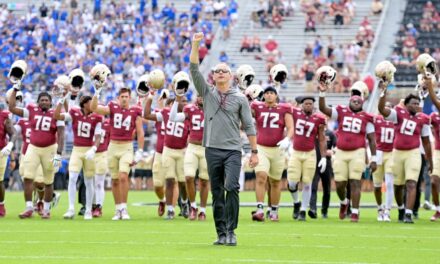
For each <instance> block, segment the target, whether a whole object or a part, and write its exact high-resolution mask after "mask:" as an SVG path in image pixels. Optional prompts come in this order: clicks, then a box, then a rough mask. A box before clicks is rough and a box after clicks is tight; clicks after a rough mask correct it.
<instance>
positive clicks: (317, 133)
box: [287, 96, 327, 221]
mask: <svg viewBox="0 0 440 264" xmlns="http://www.w3.org/2000/svg"><path fill="white" fill-rule="evenodd" d="M298 101H299V103H300V104H301V109H299V108H293V109H292V116H293V122H294V127H295V130H294V135H293V153H292V155H291V156H290V159H289V165H288V170H287V177H288V187H289V190H290V191H291V192H292V193H293V192H294V191H295V190H296V189H297V188H298V187H297V186H298V183H299V182H300V181H301V182H302V184H303V186H302V200H301V207H300V210H299V214H298V203H296V204H294V212H293V218H294V219H298V220H299V221H305V220H306V210H307V207H308V206H309V203H310V197H311V194H312V190H311V188H312V181H313V176H314V175H315V171H316V162H317V161H316V151H315V140H316V139H318V141H319V150H320V153H321V160H320V161H319V163H318V169H319V170H320V172H321V173H322V172H324V171H325V169H326V167H327V159H326V158H325V157H326V152H327V146H326V145H327V143H326V139H325V126H326V121H325V118H324V117H323V116H322V115H320V114H317V113H313V110H314V104H315V98H314V97H313V96H303V97H301V98H300V99H299V100H298ZM292 196H293V195H292ZM294 199H295V197H294ZM295 209H296V210H295Z"/></svg>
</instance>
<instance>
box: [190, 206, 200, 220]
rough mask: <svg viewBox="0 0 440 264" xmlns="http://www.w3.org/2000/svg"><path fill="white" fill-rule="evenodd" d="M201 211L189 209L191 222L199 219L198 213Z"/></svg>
mask: <svg viewBox="0 0 440 264" xmlns="http://www.w3.org/2000/svg"><path fill="white" fill-rule="evenodd" d="M198 210H199V209H197V208H194V207H192V206H191V207H190V208H189V220H191V221H194V220H196V218H197V212H198Z"/></svg>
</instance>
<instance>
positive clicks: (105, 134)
mask: <svg viewBox="0 0 440 264" xmlns="http://www.w3.org/2000/svg"><path fill="white" fill-rule="evenodd" d="M110 131H111V125H110V119H108V118H107V119H105V120H104V122H103V123H102V126H101V141H100V144H99V147H98V149H97V150H96V152H97V153H100V152H104V151H107V149H108V144H109V143H110Z"/></svg>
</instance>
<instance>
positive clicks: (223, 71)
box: [214, 69, 229, 73]
mask: <svg viewBox="0 0 440 264" xmlns="http://www.w3.org/2000/svg"><path fill="white" fill-rule="evenodd" d="M214 73H229V70H226V69H217V70H215V71H214Z"/></svg>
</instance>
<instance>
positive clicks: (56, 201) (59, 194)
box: [50, 192, 61, 208]
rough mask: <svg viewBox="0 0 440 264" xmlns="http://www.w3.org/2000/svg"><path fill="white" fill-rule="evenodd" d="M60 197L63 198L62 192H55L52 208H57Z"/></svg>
mask: <svg viewBox="0 0 440 264" xmlns="http://www.w3.org/2000/svg"><path fill="white" fill-rule="evenodd" d="M60 198H61V193H58V192H54V193H53V197H52V203H51V206H50V208H55V207H56V206H57V205H58V203H59V202H60Z"/></svg>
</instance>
